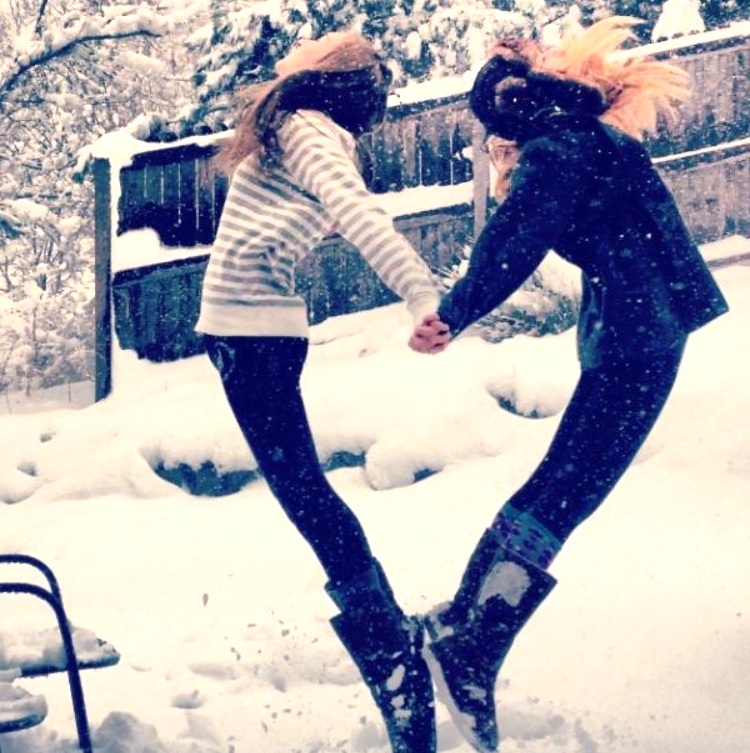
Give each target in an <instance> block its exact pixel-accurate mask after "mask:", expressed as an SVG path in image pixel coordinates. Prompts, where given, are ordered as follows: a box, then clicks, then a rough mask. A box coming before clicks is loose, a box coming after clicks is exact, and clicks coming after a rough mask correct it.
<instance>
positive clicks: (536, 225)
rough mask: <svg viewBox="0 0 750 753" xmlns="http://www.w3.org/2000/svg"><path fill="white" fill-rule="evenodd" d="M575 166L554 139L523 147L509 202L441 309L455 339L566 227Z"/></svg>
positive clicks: (577, 185)
mask: <svg viewBox="0 0 750 753" xmlns="http://www.w3.org/2000/svg"><path fill="white" fill-rule="evenodd" d="M577 163H578V160H577V159H576V158H575V155H574V154H571V153H567V154H566V150H565V148H564V146H563V145H562V144H560V143H557V142H555V141H553V140H552V139H549V138H539V139H535V140H534V141H531V142H529V143H528V144H526V145H525V147H524V149H523V152H522V154H521V158H520V160H519V162H518V165H517V167H516V168H515V170H514V172H513V175H512V178H511V184H510V191H509V193H508V196H507V198H506V199H505V201H504V202H503V203H502V204H501V205H500V206H499V207H498V208H497V210H496V211H495V213H494V214H493V216H492V217H491V218H490V220H489V221H488V222H487V224H486V225H485V227H484V229H483V230H482V232H481V234H480V235H479V238H478V239H477V241H476V243H475V244H474V248H473V250H472V252H471V256H470V258H469V265H468V268H467V271H466V274H465V275H464V276H463V277H462V278H461V279H459V280H458V281H457V282H456V283H455V285H454V286H453V288H451V290H450V292H449V293H448V294H447V295H446V296H445V297H444V298H443V300H442V302H441V304H440V307H439V309H438V313H439V315H440V318H441V319H442V320H443V321H444V322H446V323H447V324H448V326H449V327H450V330H451V333H452V334H453V335H456V334H458V333H459V332H461V331H462V330H464V329H466V327H468V326H470V325H471V324H473V323H474V322H476V321H477V320H478V319H480V318H481V317H483V316H485V315H486V314H488V313H489V312H490V311H492V310H493V309H494V308H496V307H497V306H499V305H500V304H501V303H502V302H503V301H505V300H506V299H507V298H508V297H509V296H510V295H512V294H513V293H514V292H515V291H516V290H517V289H518V288H519V287H520V286H521V285H522V284H523V283H524V282H525V281H526V280H527V279H528V277H529V276H530V275H531V273H532V272H533V271H534V270H535V269H536V268H537V267H538V266H539V264H540V263H541V262H542V260H543V259H544V257H545V256H546V255H547V252H548V251H549V250H550V249H552V248H553V247H554V246H555V244H556V243H557V241H558V239H559V238H560V236H561V235H562V234H563V233H565V231H566V230H567V229H568V227H569V226H570V223H571V221H572V218H573V215H574V212H575V208H576V204H577V201H578V195H579V193H580V190H581V183H582V177H583V176H582V175H581V174H580V170H578V169H577V168H576V164H577Z"/></svg>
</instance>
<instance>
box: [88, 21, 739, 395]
mask: <svg viewBox="0 0 750 753" xmlns="http://www.w3.org/2000/svg"><path fill="white" fill-rule="evenodd" d="M662 47H663V46H662ZM662 47H659V46H656V47H653V48H644V49H645V50H646V51H647V52H651V53H653V54H655V55H656V56H657V57H667V56H669V57H670V58H672V59H673V60H674V62H677V63H678V64H680V65H683V66H684V67H685V68H686V69H687V70H688V71H689V72H690V74H691V76H692V79H693V83H694V92H695V93H694V96H693V98H692V100H691V102H690V103H689V104H688V105H686V107H685V108H684V109H683V111H682V119H681V122H680V123H679V124H677V126H675V127H673V128H671V129H663V130H662V131H661V132H660V133H659V135H658V137H657V138H655V139H653V140H651V141H650V142H649V149H650V151H651V153H652V155H653V156H654V158H655V160H656V163H657V165H658V166H659V169H660V171H661V172H662V174H663V175H664V177H665V180H666V181H667V183H668V184H669V185H670V187H671V188H672V190H673V191H674V192H675V195H676V197H677V200H678V203H679V204H680V206H681V208H682V210H683V212H684V213H685V216H686V219H687V220H688V223H689V224H690V226H691V229H692V230H693V232H694V233H695V235H696V237H697V239H698V240H699V241H701V242H703V241H707V240H713V239H716V238H719V237H722V236H723V235H726V234H728V233H733V232H740V233H746V234H747V233H748V232H750V203H748V201H747V199H746V198H745V197H747V196H748V195H750V75H749V72H748V69H749V68H750V66H748V57H749V56H750V30H748V29H747V28H744V27H743V28H742V30H741V32H737V33H735V34H731V35H730V34H727V35H723V36H718V37H717V35H716V34H708V35H697V36H695V37H689V38H685V40H683V41H682V42H680V43H679V44H678V45H673V46H670V47H669V49H668V50H666V49H663V48H662ZM636 54H638V52H637V51H636ZM479 131H480V129H478V128H477V127H476V125H475V123H474V121H473V118H472V117H471V115H470V112H469V110H468V105H467V101H466V93H465V92H462V93H458V94H453V95H448V96H445V97H441V98H438V99H432V100H430V101H423V102H417V103H414V104H404V105H397V106H395V107H391V108H390V109H389V112H388V115H387V118H386V122H385V123H384V124H383V126H381V127H380V128H379V129H377V131H376V132H374V133H373V134H371V135H368V136H367V137H365V138H364V139H362V141H361V143H360V145H359V152H360V159H361V162H362V165H363V172H364V176H365V180H366V182H367V184H368V186H369V187H370V188H371V189H372V190H373V191H375V192H376V193H380V194H388V195H399V196H406V195H407V194H406V193H404V192H408V191H409V189H419V187H428V186H431V187H434V188H435V189H437V190H434V191H433V192H431V193H430V196H432V195H433V194H434V196H435V197H438V196H440V197H441V198H440V199H437V198H436V199H435V201H434V203H433V205H432V206H426V207H424V208H423V209H420V210H418V211H414V210H412V212H411V214H408V215H405V214H401V216H397V217H396V225H397V227H398V228H399V230H401V232H403V233H404V234H405V235H406V236H407V238H408V239H409V240H410V241H411V243H412V244H413V245H414V247H415V248H417V250H419V251H420V253H422V255H423V256H424V258H425V259H426V260H427V262H428V263H429V264H430V265H431V266H432V267H433V268H440V267H447V266H449V265H450V264H451V262H452V260H454V259H455V258H456V256H457V254H458V253H459V252H460V251H461V249H462V248H463V247H464V246H465V245H467V244H468V243H470V242H471V239H472V237H473V236H474V234H475V232H476V230H477V229H478V228H479V227H480V226H481V224H482V223H483V222H484V219H485V214H486V209H487V188H488V185H489V180H488V176H489V166H488V164H487V160H486V157H485V155H484V154H483V153H482V152H481V150H480V149H478V148H476V147H477V146H478V145H479V143H480V139H481V137H482V135H481V133H480V132H479ZM220 138H221V136H217V139H216V141H218V140H219V139H220ZM471 146H473V147H474V148H473V149H472V150H471V154H469V152H468V151H467V148H468V147H471ZM216 148H217V147H216V144H215V143H211V144H209V145H197V144H195V143H182V144H175V145H171V146H168V147H164V148H159V149H151V150H149V151H144V152H143V153H141V154H138V155H136V156H135V157H134V159H133V161H132V164H130V165H129V166H128V167H126V168H123V169H121V170H119V171H118V173H117V174H113V171H112V168H111V166H110V164H109V162H108V161H107V160H103V159H101V160H97V161H96V162H95V165H94V180H95V193H96V198H95V212H96V279H97V290H96V310H97V350H96V357H97V364H96V374H97V380H96V397H97V399H100V398H101V397H104V396H105V395H106V394H108V393H109V391H110V389H111V386H112V373H111V349H112V345H113V343H112V332H113V330H114V333H115V336H116V337H117V340H118V346H119V347H121V348H123V349H132V350H134V351H135V352H136V353H137V354H138V355H139V356H140V357H143V358H148V359H150V360H153V361H164V360H174V359H178V358H183V357H186V356H190V355H194V354H197V353H199V352H201V351H202V343H201V339H200V337H199V336H198V335H197V334H196V333H195V332H194V331H193V327H194V324H195V321H196V318H197V312H198V301H199V293H200V285H201V280H202V276H203V272H204V269H205V264H206V258H207V257H206V255H205V254H203V255H197V256H196V255H195V253H196V252H195V251H194V249H195V247H196V246H202V245H208V244H210V243H211V242H212V241H213V239H214V237H215V233H216V228H217V224H218V220H219V216H220V213H221V208H222V206H223V202H224V198H225V196H226V188H227V184H226V180H225V178H224V177H223V176H221V175H220V174H218V173H217V172H216V170H215V169H214V166H213V164H212V161H211V157H212V156H213V154H214V153H215V150H216ZM472 155H473V161H472ZM112 181H119V183H118V184H117V185H116V186H114V187H113V184H112ZM438 187H440V188H439V189H438ZM451 187H453V188H451ZM113 188H114V189H116V190H113ZM445 191H448V192H450V193H451V195H454V196H455V198H451V199H449V200H445V193H444V192H445ZM113 195H119V201H118V206H117V212H116V213H115V214H116V217H117V221H116V227H113V222H112V215H113V213H112V207H111V198H112V196H113ZM394 214H396V215H399V212H395V213H394ZM144 227H149V228H153V229H154V230H155V231H156V232H157V233H158V234H159V237H160V240H161V244H162V246H163V247H164V248H165V249H170V248H180V249H185V253H184V258H180V259H178V260H169V261H164V262H161V261H159V260H158V259H156V260H155V261H154V262H153V263H149V264H147V265H145V266H135V265H133V266H130V265H129V264H127V263H125V264H122V263H119V264H118V269H117V271H115V272H114V273H113V272H112V263H111V261H112V250H113V244H115V243H117V242H118V239H117V236H121V235H122V234H123V233H126V232H128V231H130V230H136V229H140V228H144ZM165 255H166V254H165ZM120 262H121V260H120ZM299 272H300V273H299V276H298V287H299V289H300V292H301V293H302V294H303V295H304V296H305V298H306V299H307V301H308V305H309V309H310V315H311V320H312V321H313V322H318V321H322V320H323V319H325V318H326V317H328V316H332V315H336V314H341V313H346V312H350V311H356V310H360V309H363V308H370V307H373V306H376V305H381V304H383V303H386V302H389V301H391V300H393V297H392V294H391V293H390V292H389V291H388V290H387V289H386V288H385V287H384V286H383V285H382V283H381V282H380V281H379V279H378V278H377V277H376V276H375V274H374V273H373V272H372V270H370V268H369V267H367V265H366V264H365V263H364V262H363V261H362V259H361V257H360V256H359V254H357V253H353V250H352V248H351V247H350V246H349V245H348V244H347V243H346V242H345V241H343V239H341V238H340V237H337V236H336V237H332V238H329V239H327V240H326V241H325V242H324V243H323V244H322V247H321V249H320V251H319V252H316V253H315V254H313V255H311V256H310V257H308V259H307V260H306V261H305V263H304V265H303V266H302V268H301V269H300V270H299ZM113 324H114V327H113V326H112V325H113Z"/></svg>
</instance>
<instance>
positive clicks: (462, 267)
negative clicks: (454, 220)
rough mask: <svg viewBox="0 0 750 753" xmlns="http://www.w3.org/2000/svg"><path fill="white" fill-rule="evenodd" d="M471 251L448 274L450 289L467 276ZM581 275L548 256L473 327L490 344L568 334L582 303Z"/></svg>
mask: <svg viewBox="0 0 750 753" xmlns="http://www.w3.org/2000/svg"><path fill="white" fill-rule="evenodd" d="M470 253H471V248H465V249H464V258H463V259H462V260H461V261H460V262H459V263H458V264H456V265H455V266H453V267H451V268H450V269H448V270H446V271H445V272H444V273H443V275H442V282H443V284H444V286H445V288H446V289H450V288H451V287H452V286H453V285H454V284H455V283H456V281H457V280H459V279H460V278H461V277H463V275H464V274H465V272H466V268H467V266H468V260H469V255H470ZM580 275H581V273H580V271H579V270H578V269H577V268H576V267H574V266H573V265H571V264H568V262H566V261H564V260H563V259H562V258H560V257H559V256H558V255H557V254H555V253H550V254H548V255H547V257H546V258H545V260H544V261H543V262H542V264H541V265H540V266H539V267H538V268H537V269H536V270H535V271H534V273H533V274H532V275H531V276H530V277H529V279H528V280H527V281H526V282H525V283H524V284H523V285H522V286H521V287H520V288H519V289H518V290H517V291H516V292H515V293H514V294H513V295H512V296H510V298H508V300H506V301H505V302H504V303H502V304H501V305H500V306H498V307H497V308H496V309H495V310H494V311H491V312H490V313H489V314H487V315H486V316H484V317H483V318H482V319H480V320H479V321H478V322H477V323H476V324H474V325H473V327H472V331H474V332H476V333H478V334H480V335H481V336H482V337H483V338H484V339H485V340H488V341H489V342H499V341H500V340H505V339H507V338H509V337H513V336H514V335H519V334H524V335H538V336H541V335H548V334H556V333H559V332H564V331H565V330H566V329H569V328H570V327H572V326H574V325H575V323H576V321H577V320H578V311H579V309H580V302H581V292H580V291H581V286H580Z"/></svg>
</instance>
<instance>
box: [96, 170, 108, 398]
mask: <svg viewBox="0 0 750 753" xmlns="http://www.w3.org/2000/svg"><path fill="white" fill-rule="evenodd" d="M93 169H94V218H95V222H94V225H95V230H94V319H95V325H94V331H95V335H94V337H95V344H94V370H95V383H94V399H95V400H97V401H98V400H101V399H102V398H104V397H106V396H107V395H109V393H110V392H111V390H112V309H111V305H112V304H111V300H110V299H111V285H112V262H111V259H112V206H111V203H112V185H111V177H112V169H111V167H110V164H109V161H108V160H105V159H96V160H94V168H93Z"/></svg>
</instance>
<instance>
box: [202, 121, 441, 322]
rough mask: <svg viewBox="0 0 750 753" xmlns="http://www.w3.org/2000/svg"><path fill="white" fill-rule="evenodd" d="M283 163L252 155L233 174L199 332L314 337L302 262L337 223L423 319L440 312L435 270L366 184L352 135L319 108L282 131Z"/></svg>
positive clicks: (417, 317)
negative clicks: (261, 161)
mask: <svg viewBox="0 0 750 753" xmlns="http://www.w3.org/2000/svg"><path fill="white" fill-rule="evenodd" d="M279 143H280V146H281V149H282V153H283V158H282V164H281V165H280V166H279V167H278V168H274V169H272V170H264V169H261V168H260V167H259V165H258V161H257V158H256V157H255V156H251V157H248V158H246V159H245V160H244V161H243V162H241V163H240V165H239V166H238V167H237V169H236V170H235V172H234V175H233V177H232V181H231V184H230V187H229V192H228V195H227V199H226V203H225V205H224V209H223V212H222V216H221V220H220V222H219V229H218V233H217V237H216V241H215V242H214V245H213V248H212V250H211V255H210V258H209V263H208V268H207V270H206V275H205V278H204V282H203V292H202V296H201V309H200V317H199V319H198V323H197V325H196V329H197V330H198V331H199V332H205V333H207V334H212V335H218V336H245V337H253V336H277V337H278V336H282V337H283V336H291V337H306V336H307V333H308V317H307V309H306V305H305V301H304V299H303V298H302V297H301V296H299V295H298V294H297V293H296V292H295V284H294V273H295V267H296V265H297V263H298V262H299V261H300V260H301V259H302V258H303V257H304V256H305V255H306V254H307V253H309V252H310V251H311V250H312V249H313V248H314V247H315V246H316V244H317V243H318V242H319V241H321V240H322V239H323V237H324V236H325V235H326V234H327V233H328V232H330V230H331V229H332V228H333V227H335V228H336V230H337V231H338V232H339V233H340V234H341V235H342V236H343V237H344V238H346V240H348V241H349V242H350V243H351V244H352V245H353V246H355V247H356V248H358V249H359V251H360V253H361V254H362V255H363V257H364V258H365V260H366V261H367V262H368V263H369V264H370V266H371V267H372V268H373V269H374V270H375V271H376V272H377V274H378V275H379V276H380V277H381V279H382V280H383V281H384V282H385V284H386V285H388V287H390V288H391V289H392V290H393V291H394V292H395V293H396V294H397V295H398V296H400V297H401V298H402V299H404V300H405V301H406V302H407V306H408V308H409V310H410V311H411V313H412V315H413V316H414V319H415V321H420V320H421V318H422V316H424V315H425V314H426V313H429V312H432V311H435V310H436V308H437V305H438V298H439V296H438V292H437V288H436V285H435V282H434V279H433V277H432V274H431V273H430V270H429V268H428V267H427V265H426V264H425V263H424V261H423V260H422V259H421V258H420V257H419V255H418V254H417V253H416V251H414V249H413V248H412V247H411V246H410V245H409V243H408V242H407V241H406V239H405V238H404V237H403V236H402V235H400V234H399V233H398V232H396V230H395V228H394V226H393V220H392V218H391V217H390V216H389V215H388V214H387V212H386V211H385V210H384V209H383V208H382V207H381V206H380V205H379V204H378V202H377V200H376V199H375V197H374V196H372V194H371V193H370V192H369V191H368V189H367V188H366V186H365V184H364V181H363V179H362V176H361V175H360V173H359V171H358V170H357V167H356V163H355V156H354V155H355V142H354V138H353V137H352V136H351V134H349V133H348V132H347V131H345V130H344V129H343V128H341V127H339V126H338V125H337V124H336V123H334V122H333V121H332V120H331V119H330V118H328V117H327V116H325V115H323V114H321V113H319V112H316V111H312V110H301V111H298V112H296V113H295V114H293V115H292V116H291V117H290V118H289V119H288V121H287V122H286V123H285V125H284V126H283V127H282V128H281V129H280V132H279Z"/></svg>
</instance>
